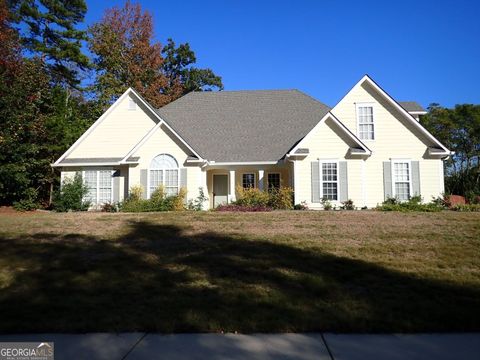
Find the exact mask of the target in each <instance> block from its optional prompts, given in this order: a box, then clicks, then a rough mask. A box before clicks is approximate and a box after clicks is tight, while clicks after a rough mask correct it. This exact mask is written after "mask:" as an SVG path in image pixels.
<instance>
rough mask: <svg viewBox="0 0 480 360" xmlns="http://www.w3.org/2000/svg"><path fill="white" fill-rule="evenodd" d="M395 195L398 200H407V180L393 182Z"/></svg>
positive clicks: (408, 185)
mask: <svg viewBox="0 0 480 360" xmlns="http://www.w3.org/2000/svg"><path fill="white" fill-rule="evenodd" d="M395 195H396V197H397V198H398V199H399V200H408V199H409V198H410V184H409V183H408V182H407V183H403V182H397V183H395Z"/></svg>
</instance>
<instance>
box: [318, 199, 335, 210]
mask: <svg viewBox="0 0 480 360" xmlns="http://www.w3.org/2000/svg"><path fill="white" fill-rule="evenodd" d="M320 202H321V203H322V206H323V210H332V209H333V205H332V203H331V202H330V200H328V199H327V198H326V197H324V198H322V200H320Z"/></svg>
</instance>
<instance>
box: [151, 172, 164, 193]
mask: <svg viewBox="0 0 480 360" xmlns="http://www.w3.org/2000/svg"><path fill="white" fill-rule="evenodd" d="M162 182H163V170H150V194H152V193H153V192H154V191H155V190H156V189H157V188H158V186H159V185H160V184H162Z"/></svg>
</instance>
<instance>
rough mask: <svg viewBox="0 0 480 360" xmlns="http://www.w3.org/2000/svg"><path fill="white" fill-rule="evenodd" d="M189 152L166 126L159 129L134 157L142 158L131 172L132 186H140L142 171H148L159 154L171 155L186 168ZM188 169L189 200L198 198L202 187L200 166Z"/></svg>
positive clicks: (179, 164) (181, 166)
mask: <svg viewBox="0 0 480 360" xmlns="http://www.w3.org/2000/svg"><path fill="white" fill-rule="evenodd" d="M189 153H190V152H189V151H188V150H187V149H186V148H185V146H184V145H183V144H181V143H180V141H178V140H177V139H176V137H175V135H174V134H172V133H171V132H170V131H169V130H168V129H167V128H166V127H165V126H161V127H159V128H158V129H157V130H155V131H154V133H153V134H152V135H151V136H150V137H149V138H148V139H147V140H146V141H145V142H144V143H143V145H142V146H141V147H140V148H139V149H138V150H137V151H136V152H135V153H134V154H132V156H134V157H137V156H139V157H140V160H139V164H138V165H137V166H134V167H131V168H130V171H129V180H130V186H134V185H140V170H141V169H148V168H149V167H150V162H151V161H152V159H153V158H154V157H155V156H157V155H159V154H169V155H171V156H173V157H174V158H175V159H176V160H177V162H178V166H179V167H180V168H183V167H186V166H185V165H186V164H185V161H186V160H187V157H188V155H189ZM186 168H187V191H188V194H187V199H192V198H195V197H197V196H198V188H199V187H200V186H201V183H200V182H199V180H200V177H199V173H200V172H201V170H200V167H198V166H188V167H186Z"/></svg>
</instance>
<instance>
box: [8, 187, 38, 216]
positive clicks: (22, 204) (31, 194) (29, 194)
mask: <svg viewBox="0 0 480 360" xmlns="http://www.w3.org/2000/svg"><path fill="white" fill-rule="evenodd" d="M37 199H38V191H37V190H36V189H34V188H28V189H27V190H25V193H24V196H23V199H22V200H20V201H15V202H14V203H13V208H14V209H15V210H17V211H32V210H36V209H38V208H39V204H38V201H37Z"/></svg>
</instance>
